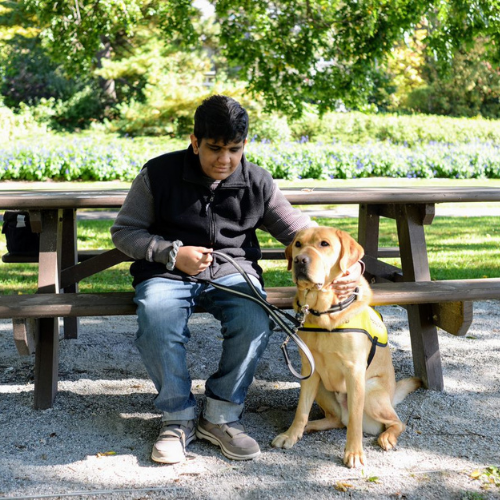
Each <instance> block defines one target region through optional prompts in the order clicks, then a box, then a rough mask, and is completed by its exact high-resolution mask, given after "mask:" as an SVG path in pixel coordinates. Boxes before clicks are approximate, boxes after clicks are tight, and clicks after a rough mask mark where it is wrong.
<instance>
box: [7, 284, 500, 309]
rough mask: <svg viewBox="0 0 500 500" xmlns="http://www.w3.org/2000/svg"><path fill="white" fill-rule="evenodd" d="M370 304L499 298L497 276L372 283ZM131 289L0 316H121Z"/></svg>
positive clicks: (47, 297) (14, 299)
mask: <svg viewBox="0 0 500 500" xmlns="http://www.w3.org/2000/svg"><path fill="white" fill-rule="evenodd" d="M371 286H372V289H373V293H374V295H373V301H372V305H375V306H385V305H393V304H399V305H409V304H427V303H429V304H432V303H434V304H437V303H442V302H457V301H472V300H488V299H500V278H489V279H476V280H474V279H472V280H448V281H422V282H418V283H411V282H410V283H408V282H400V283H391V282H387V283H374V284H373V285H371ZM295 291H296V289H295V287H293V286H290V287H273V288H268V289H267V293H268V300H269V302H270V303H272V304H275V305H276V306H278V307H282V308H291V306H292V300H293V297H294V296H295ZM133 297H134V292H132V291H131V292H110V293H78V294H70V293H68V294H33V295H2V296H0V318H16V317H27V318H30V317H31V318H44V317H45V318H46V317H53V316H61V317H64V316H120V315H130V314H135V305H134V303H133Z"/></svg>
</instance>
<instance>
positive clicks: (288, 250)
mask: <svg viewBox="0 0 500 500" xmlns="http://www.w3.org/2000/svg"><path fill="white" fill-rule="evenodd" d="M294 241H295V240H294ZM294 241H292V242H291V243H290V244H289V245H288V246H287V247H286V248H285V259H286V260H287V261H288V270H289V271H291V270H292V249H293V243H294Z"/></svg>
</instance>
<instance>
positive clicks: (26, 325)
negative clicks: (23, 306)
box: [12, 318, 39, 356]
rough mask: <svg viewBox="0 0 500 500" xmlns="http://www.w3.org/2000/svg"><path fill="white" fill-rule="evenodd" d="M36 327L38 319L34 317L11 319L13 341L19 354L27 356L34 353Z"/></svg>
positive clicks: (37, 326)
mask: <svg viewBox="0 0 500 500" xmlns="http://www.w3.org/2000/svg"><path fill="white" fill-rule="evenodd" d="M38 328H39V325H38V319H36V318H14V319H13V320H12V329H13V331H14V342H15V344H16V348H17V352H18V353H19V355H20V356H29V355H31V354H34V353H35V351H36V344H37V340H38V339H37V335H38Z"/></svg>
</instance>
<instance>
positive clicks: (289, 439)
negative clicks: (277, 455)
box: [271, 432, 299, 450]
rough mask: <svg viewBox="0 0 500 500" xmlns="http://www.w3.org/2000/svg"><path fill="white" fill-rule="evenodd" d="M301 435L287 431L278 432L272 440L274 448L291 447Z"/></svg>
mask: <svg viewBox="0 0 500 500" xmlns="http://www.w3.org/2000/svg"><path fill="white" fill-rule="evenodd" d="M298 440H299V436H293V435H289V434H287V433H286V432H284V433H283V434H278V435H277V436H276V437H275V438H274V439H273V441H272V443H271V446H273V447H274V448H285V449H286V450H288V449H290V448H291V447H292V446H293V445H294V444H295V443H296V442H297V441H298Z"/></svg>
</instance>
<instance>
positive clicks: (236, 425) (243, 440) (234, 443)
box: [196, 417, 260, 460]
mask: <svg viewBox="0 0 500 500" xmlns="http://www.w3.org/2000/svg"><path fill="white" fill-rule="evenodd" d="M196 437H198V438H200V439H206V440H207V441H210V442H211V443H213V444H215V445H217V446H220V448H221V450H222V453H223V454H224V455H225V456H226V457H227V458H231V459H233V460H250V459H252V458H255V457H256V456H258V455H260V448H259V445H258V443H257V441H255V439H253V438H251V437H250V436H249V435H248V434H246V433H245V428H244V427H243V425H242V424H241V423H240V422H239V421H236V422H228V423H227V424H212V423H210V422H209V421H208V420H205V419H204V418H203V417H200V419H199V421H198V427H197V428H196Z"/></svg>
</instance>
